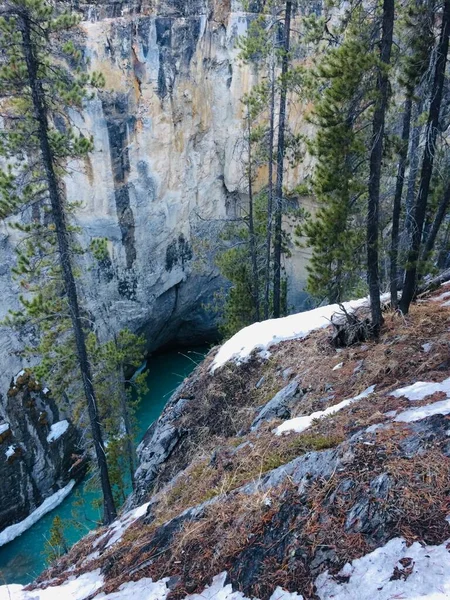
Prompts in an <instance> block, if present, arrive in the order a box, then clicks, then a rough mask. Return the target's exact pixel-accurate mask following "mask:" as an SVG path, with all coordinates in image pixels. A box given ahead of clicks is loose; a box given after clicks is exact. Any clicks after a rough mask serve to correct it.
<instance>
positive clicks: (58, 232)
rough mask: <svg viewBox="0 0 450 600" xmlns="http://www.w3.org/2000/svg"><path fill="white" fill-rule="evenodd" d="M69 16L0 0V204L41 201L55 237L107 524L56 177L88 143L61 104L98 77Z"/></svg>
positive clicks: (38, 0) (36, 2) (93, 403)
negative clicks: (0, 113) (74, 38)
mask: <svg viewBox="0 0 450 600" xmlns="http://www.w3.org/2000/svg"><path fill="white" fill-rule="evenodd" d="M77 22H78V19H77V17H75V16H74V15H71V14H70V13H66V12H61V13H57V12H56V11H55V9H54V7H53V6H52V5H51V4H50V3H48V2H46V1H45V0H6V1H5V2H2V4H1V7H0V45H1V48H2V64H1V67H0V96H2V97H3V98H4V99H5V100H4V105H5V109H6V115H5V123H6V127H5V128H4V129H3V130H2V136H1V144H0V154H1V155H2V156H3V157H4V159H5V161H6V163H7V166H6V168H5V169H4V171H3V173H2V176H1V188H2V189H1V192H2V204H1V207H0V208H1V210H2V213H3V216H7V215H10V214H13V213H15V212H17V211H18V210H24V208H28V209H30V208H31V207H33V206H34V207H35V209H37V207H38V206H42V205H45V206H48V221H49V222H50V225H49V226H48V227H47V231H46V232H45V233H44V236H45V235H47V234H48V232H49V231H50V232H52V233H53V235H54V237H55V239H56V248H57V252H58V256H59V266H60V276H61V279H62V287H63V290H64V299H65V302H66V306H67V310H68V313H69V315H70V321H71V325H72V331H73V336H74V340H75V352H76V356H77V362H78V368H79V369H80V373H81V379H82V383H83V389H84V394H85V397H86V402H87V407H88V412H89V421H90V428H91V433H92V438H93V442H94V446H95V453H96V458H97V463H98V467H99V472H100V479H101V486H102V492H103V501H104V520H105V523H110V522H111V521H112V520H113V519H114V518H115V516H116V508H115V505H114V499H113V494H112V490H111V484H110V480H109V474H108V466H107V460H106V455H105V450H104V444H103V438H102V432H101V427H100V422H99V415H98V406H97V398H96V394H95V390H94V387H93V383H92V373H91V366H90V363H89V359H88V355H87V349H86V340H85V332H84V329H83V313H82V310H81V309H80V303H79V295H78V290H77V286H76V282H75V277H74V266H73V252H72V250H71V244H70V235H71V232H70V227H69V225H68V215H67V211H66V206H65V205H66V202H65V199H64V192H63V184H62V178H63V176H64V172H65V171H64V166H65V163H66V161H67V159H68V157H77V156H80V155H83V154H85V153H86V152H88V151H89V150H90V149H91V148H92V140H90V139H89V138H86V137H83V136H80V135H78V136H77V135H75V133H74V131H73V130H72V128H71V127H70V119H69V118H68V116H67V115H68V114H69V108H70V107H74V108H76V107H81V106H82V103H83V99H84V98H85V97H86V94H87V85H88V84H93V85H95V84H96V83H98V82H99V79H101V78H100V77H99V76H98V75H95V76H93V77H92V78H89V77H88V76H87V75H85V74H83V73H82V72H81V69H80V68H79V67H78V68H77V67H75V68H73V66H72V64H75V65H76V64H77V63H78V64H79V63H80V61H81V58H82V56H81V52H80V51H79V50H78V49H77V48H76V47H75V45H74V44H73V42H71V41H67V40H66V39H65V36H64V34H65V32H66V31H67V30H68V29H70V28H72V27H73V26H74V25H76V23H77ZM64 58H65V62H64ZM69 64H70V65H71V67H69ZM58 120H62V122H63V123H64V127H63V128H61V127H59V128H57V126H56V123H58V122H59V121H58ZM35 214H36V213H35ZM38 229H39V224H38ZM37 243H39V241H38V242H37ZM22 267H23V268H26V264H23V265H22ZM27 302H28V306H29V311H30V314H36V311H37V309H38V306H39V304H40V303H42V298H40V296H39V293H38V294H37V295H35V297H34V299H33V300H31V301H27V300H25V303H24V305H25V306H26V305H27Z"/></svg>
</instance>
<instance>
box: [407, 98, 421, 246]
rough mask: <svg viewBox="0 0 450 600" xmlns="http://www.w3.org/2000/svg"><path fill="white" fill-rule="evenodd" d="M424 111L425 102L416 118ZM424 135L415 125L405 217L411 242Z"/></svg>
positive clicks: (418, 110) (418, 109)
mask: <svg viewBox="0 0 450 600" xmlns="http://www.w3.org/2000/svg"><path fill="white" fill-rule="evenodd" d="M422 109H423V101H420V102H419V103H418V104H417V108H416V111H415V118H417V117H418V116H419V115H420V114H421V112H422ZM421 133H422V125H415V126H414V127H413V130H412V135H411V148H410V150H409V175H408V189H407V191H406V201H405V205H406V215H405V230H406V234H407V238H408V246H409V241H410V239H411V234H412V223H413V210H414V198H415V195H416V181H417V175H418V173H419V164H420V152H419V144H420V136H421Z"/></svg>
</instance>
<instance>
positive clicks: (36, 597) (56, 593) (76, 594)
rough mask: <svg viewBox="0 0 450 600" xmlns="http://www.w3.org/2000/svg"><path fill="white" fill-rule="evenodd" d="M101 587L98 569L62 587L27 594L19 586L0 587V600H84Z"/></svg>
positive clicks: (101, 576) (68, 581) (71, 578)
mask: <svg viewBox="0 0 450 600" xmlns="http://www.w3.org/2000/svg"><path fill="white" fill-rule="evenodd" d="M102 585H103V575H101V574H100V569H97V570H96V571H92V572H91V573H85V574H84V575H80V577H77V578H75V577H70V578H69V579H68V580H67V581H65V582H64V583H63V584H62V585H58V586H53V587H48V588H47V589H45V590H39V589H38V590H33V591H31V592H27V591H25V590H24V588H23V586H21V585H3V586H0V600H66V599H67V600H69V598H70V600H84V599H85V598H88V597H89V596H91V594H94V593H95V592H96V591H97V590H98V589H99V588H101V587H102Z"/></svg>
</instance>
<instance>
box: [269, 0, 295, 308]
mask: <svg viewBox="0 0 450 600" xmlns="http://www.w3.org/2000/svg"><path fill="white" fill-rule="evenodd" d="M291 14H292V1H291V0H286V15H285V21H284V44H283V61H282V67H281V94H280V116H279V124H278V151H277V181H276V187H275V240H274V261H273V262H274V279H273V316H274V317H275V318H278V317H279V316H280V314H281V245H282V219H283V176H284V155H285V152H286V148H285V137H286V109H287V81H286V78H287V74H288V69H289V52H290V49H291Z"/></svg>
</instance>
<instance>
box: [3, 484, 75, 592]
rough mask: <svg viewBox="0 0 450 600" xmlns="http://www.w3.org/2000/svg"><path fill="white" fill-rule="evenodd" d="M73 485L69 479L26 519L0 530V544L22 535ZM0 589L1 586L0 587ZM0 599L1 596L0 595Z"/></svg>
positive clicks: (61, 498)
mask: <svg viewBox="0 0 450 600" xmlns="http://www.w3.org/2000/svg"><path fill="white" fill-rule="evenodd" d="M74 485H75V481H74V480H72V481H70V482H69V483H68V484H67V485H66V487H64V488H62V489H60V490H58V491H57V492H56V494H53V496H50V497H49V498H47V499H46V500H44V502H43V503H42V504H41V505H40V506H38V508H37V509H36V510H35V511H33V512H32V513H31V515H28V517H27V518H26V519H24V520H23V521H20V523H16V524H15V525H10V526H9V527H7V528H6V529H4V530H3V531H1V532H0V546H4V545H5V544H7V543H8V542H11V541H12V540H14V539H15V538H16V537H18V536H19V535H22V533H23V532H24V531H26V530H27V529H29V528H30V527H31V526H32V525H34V524H35V523H37V522H38V521H39V519H40V518H42V517H43V516H44V515H46V514H47V513H48V512H50V511H51V510H53V509H54V508H56V507H57V506H59V505H60V504H61V502H62V501H63V500H64V498H66V497H67V496H68V495H69V494H70V492H71V491H72V488H73V486H74ZM0 589H1V588H0ZM0 600H1V596H0Z"/></svg>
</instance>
